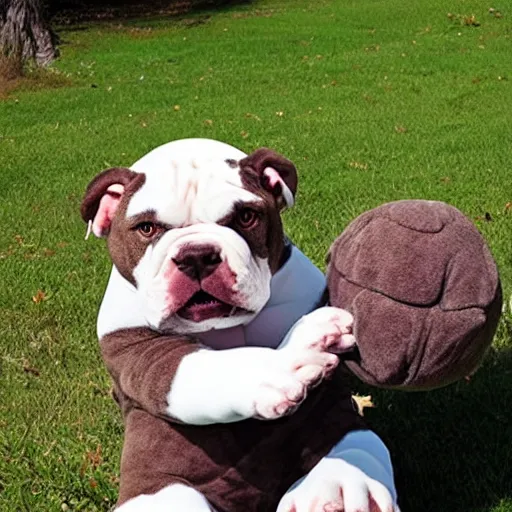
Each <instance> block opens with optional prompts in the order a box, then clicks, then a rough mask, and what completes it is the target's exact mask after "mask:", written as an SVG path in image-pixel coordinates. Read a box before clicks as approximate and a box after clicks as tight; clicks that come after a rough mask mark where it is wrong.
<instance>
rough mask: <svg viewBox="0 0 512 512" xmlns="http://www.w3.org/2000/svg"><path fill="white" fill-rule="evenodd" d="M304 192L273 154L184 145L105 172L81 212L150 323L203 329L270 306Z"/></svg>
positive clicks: (241, 320)
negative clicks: (289, 216)
mask: <svg viewBox="0 0 512 512" xmlns="http://www.w3.org/2000/svg"><path fill="white" fill-rule="evenodd" d="M296 189H297V172H296V169H295V166H294V165H293V164H292V163H291V162H290V161H289V160H287V159H285V158H284V157H282V156H280V155H278V154H277V153H275V152H273V151H271V150H269V149H266V148H262V149H258V150H257V151H255V152H254V153H253V154H251V155H249V156H246V155H245V154H244V153H242V152H241V151H239V150H237V149H235V148H233V147H231V146H229V145H227V144H224V143H221V142H216V141H212V140H206V139H186V140H180V141H175V142H171V143H169V144H166V145H164V146H160V147H159V148H157V149H156V150H154V151H152V152H150V153H148V154H147V155H146V156H145V157H143V158H142V159H141V160H139V161H138V162H136V163H135V164H134V165H133V166H132V168H131V169H127V168H112V169H107V170H105V171H103V172H102V173H100V174H99V175H98V176H96V177H95V178H94V179H93V181H92V182H91V183H90V184H89V186H88V188H87V191H86V193H85V197H84V199H83V202H82V207H81V213H82V218H83V219H84V220H85V221H86V222H88V223H89V226H90V227H91V228H92V232H93V233H94V234H95V235H96V236H98V237H106V238H107V242H108V248H109V252H110V256H111V258H112V261H113V263H114V265H115V266H116V267H117V269H118V271H119V273H120V274H121V275H122V276H123V277H124V278H125V279H126V280H128V281H129V282H130V283H132V285H133V286H134V287H135V288H136V293H137V294H139V296H140V298H141V301H140V303H141V304H143V307H144V309H145V311H144V316H145V318H146V320H147V322H148V324H149V325H150V326H152V327H153V328H155V329H158V330H172V331H175V332H182V333H195V332H204V331H207V330H210V329H213V328H214V329H224V328H228V327H233V326H235V325H240V324H245V323H248V322H249V321H250V320H251V319H252V318H253V317H254V316H255V315H256V314H258V313H259V311H260V310H261V309H262V308H263V306H264V305H265V303H266V302H267V300H268V298H269V296H270V279H271V277H272V275H273V274H274V273H275V272H276V271H277V270H278V269H279V267H280V264H281V261H282V257H283V251H284V244H285V242H284V233H283V227H282V223H281V217H280V212H281V210H282V209H283V208H285V207H287V206H291V205H292V204H293V202H294V196H295V192H296Z"/></svg>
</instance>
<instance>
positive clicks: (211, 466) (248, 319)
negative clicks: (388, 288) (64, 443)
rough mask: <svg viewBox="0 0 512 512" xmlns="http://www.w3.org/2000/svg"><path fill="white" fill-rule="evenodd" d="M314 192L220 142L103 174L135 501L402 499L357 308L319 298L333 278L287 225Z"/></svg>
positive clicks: (288, 507) (102, 230)
mask: <svg viewBox="0 0 512 512" xmlns="http://www.w3.org/2000/svg"><path fill="white" fill-rule="evenodd" d="M296 190H297V172H296V169H295V166H294V165H293V164H292V163H291V162H290V161H289V160H287V159H286V158H284V157H282V156H280V155H278V154H277V153H275V152H273V151H271V150H268V149H265V148H263V149H260V150H257V151H256V152H254V153H253V154H251V155H249V156H247V155H246V154H244V153H243V152H241V151H240V150H238V149H236V148H234V147H232V146H229V145H227V144H224V143H221V142H217V141H212V140H206V139H185V140H179V141H174V142H171V143H168V144H165V145H163V146H160V147H158V148H157V149H155V150H153V151H151V152H150V153H148V154H147V155H145V156H144V157H143V158H141V159H140V160H138V161H137V162H136V163H135V164H134V165H132V166H131V168H130V169H128V168H112V169H108V170H106V171H103V172H102V173H100V174H99V175H98V176H96V178H94V179H93V181H92V182H91V183H90V184H89V186H88V188H87V191H86V193H85V196H84V199H83V202H82V207H81V213H82V217H83V219H84V220H85V221H86V222H87V223H88V226H89V227H88V234H89V233H90V232H92V233H94V234H95V235H96V236H98V237H105V238H106V239H107V245H108V250H109V253H110V256H111V259H112V262H113V268H112V272H111V276H110V279H109V282H108V285H107V289H106V292H105V295H104V298H103V302H102V304H101V307H100V312H99V316H98V324H97V331H98V337H99V340H100V347H101V350H102V356H103V358H104V360H105V363H106V366H107V368H108V370H109V372H110V374H111V376H112V378H113V382H114V393H115V397H116V399H117V401H118V402H119V405H120V407H121V409H122V412H123V416H124V422H125V440H124V446H123V453H122V460H121V483H120V496H119V501H118V510H119V511H121V512H130V511H147V510H151V511H155V512H160V511H162V512H163V511H169V510H172V511H178V512H179V511H183V512H187V511H203V510H204V511H209V510H217V511H224V512H237V511H244V512H250V511H270V510H276V509H277V510H278V511H279V512H293V511H295V512H302V511H317V510H319V511H320V510H326V511H327V510H328V511H337V510H339V511H345V512H361V511H371V512H391V511H398V507H397V505H396V491H395V487H394V482H393V470H392V465H391V461H390V457H389V453H388V451H387V448H386V447H385V445H384V443H383V442H382V441H381V440H380V439H379V437H378V436H377V435H376V434H374V433H373V432H371V431H370V430H368V429H367V427H366V425H365V424H364V423H363V421H362V419H361V417H360V416H359V415H358V414H357V412H356V410H355V408H354V406H353V404H352V401H351V397H350V390H349V389H348V388H347V386H346V384H345V380H344V379H343V375H340V373H341V372H342V370H341V368H338V367H337V366H338V361H339V357H338V355H337V354H339V353H342V352H344V351H346V350H350V348H351V347H352V346H353V345H354V343H355V339H354V336H353V335H352V317H351V315H350V314H349V313H348V312H346V311H344V310H341V309H337V308H332V307H319V306H321V304H322V300H323V297H324V292H325V279H324V276H323V275H322V273H321V272H320V271H319V270H318V269H317V268H316V267H315V266H314V265H313V264H312V262H310V261H309V260H308V259H307V258H306V257H305V256H304V255H303V254H302V253H301V252H300V251H299V250H298V249H297V247H295V246H294V245H293V244H291V242H290V241H289V240H288V239H287V237H286V236H285V234H284V230H283V225H282V221H281V212H282V210H283V209H285V208H287V207H291V206H292V205H293V203H294V201H295V194H296ZM321 382H322V385H321V386H319V384H320V383H321ZM262 420H273V421H262Z"/></svg>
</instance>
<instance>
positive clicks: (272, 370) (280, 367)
mask: <svg viewBox="0 0 512 512" xmlns="http://www.w3.org/2000/svg"><path fill="white" fill-rule="evenodd" d="M352 321H353V319H352V316H351V315H350V314H349V313H348V312H346V311H344V310H341V309H338V308H332V307H326V308H321V309H319V310H317V311H314V312H313V313H310V314H308V315H306V316H304V317H303V318H302V319H301V320H299V322H297V324H296V326H295V327H294V328H292V329H291V331H290V332H289V334H288V335H287V337H286V340H285V341H284V342H283V344H282V345H281V346H280V347H279V350H272V349H268V348H260V347H243V348H236V349H230V350H222V351H212V350H199V351H198V352H195V353H193V354H190V355H187V356H186V357H184V358H183V360H182V362H181V364H180V366H179V367H178V371H177V372H176V376H175V378H174V380H173V383H172V386H171V389H170V392H169V395H168V404H169V406H168V414H169V415H170V416H172V417H175V418H176V419H179V420H180V421H183V422H185V423H192V424H196V425H203V424H208V423H229V422H233V421H239V420H241V419H245V418H251V417H255V418H260V419H274V418H278V417H281V416H284V415H285V414H290V413H292V412H293V411H295V409H296V408H297V407H298V406H299V405H300V403H301V402H302V401H303V400H304V398H305V397H306V395H307V392H308V389H309V388H311V387H313V386H314V385H316V384H318V383H320V382H321V381H322V380H323V379H324V378H325V377H327V376H328V375H329V374H330V373H331V372H332V371H333V370H334V368H335V367H336V365H337V364H338V358H337V356H336V355H334V354H332V353H331V352H336V353H337V352H342V351H343V350H345V349H346V348H349V347H350V346H352V345H353V344H354V337H353V335H352Z"/></svg>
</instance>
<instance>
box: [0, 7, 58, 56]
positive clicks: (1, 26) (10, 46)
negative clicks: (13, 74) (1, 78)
mask: <svg viewBox="0 0 512 512" xmlns="http://www.w3.org/2000/svg"><path fill="white" fill-rule="evenodd" d="M44 14H45V6H44V4H43V0H0V52H1V53H0V55H3V56H4V57H8V58H12V59H15V60H16V61H17V62H19V63H20V64H21V63H25V62H28V61H34V62H35V63H36V64H37V65H39V66H45V65H47V64H49V63H50V62H51V61H52V60H53V59H55V58H56V57H57V54H58V52H57V48H56V42H57V41H56V39H57V38H56V36H55V34H54V33H53V32H52V30H51V29H50V26H49V24H48V23H47V21H46V20H45V16H44Z"/></svg>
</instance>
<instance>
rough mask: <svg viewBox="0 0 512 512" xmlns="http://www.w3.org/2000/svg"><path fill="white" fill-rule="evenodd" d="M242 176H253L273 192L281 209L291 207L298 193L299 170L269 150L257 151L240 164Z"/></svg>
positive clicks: (261, 149)
mask: <svg viewBox="0 0 512 512" xmlns="http://www.w3.org/2000/svg"><path fill="white" fill-rule="evenodd" d="M239 165H240V170H241V173H242V175H245V176H251V175H252V176H253V177H255V178H256V179H258V180H259V184H260V186H262V187H263V188H264V189H265V190H268V191H269V192H271V193H272V194H273V195H274V197H276V199H277V200H278V204H279V206H280V207H281V208H284V207H288V208H289V207H291V206H293V204H294V202H295V194H296V192H297V181H298V178H297V169H296V168H295V165H293V163H292V162H290V160H288V159H286V158H285V157H284V156H282V155H279V154H278V153H276V152H275V151H272V150H271V149H267V148H260V149H257V150H256V151H255V152H254V153H252V154H250V155H249V156H247V157H245V158H243V159H242V160H240V162H239Z"/></svg>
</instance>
